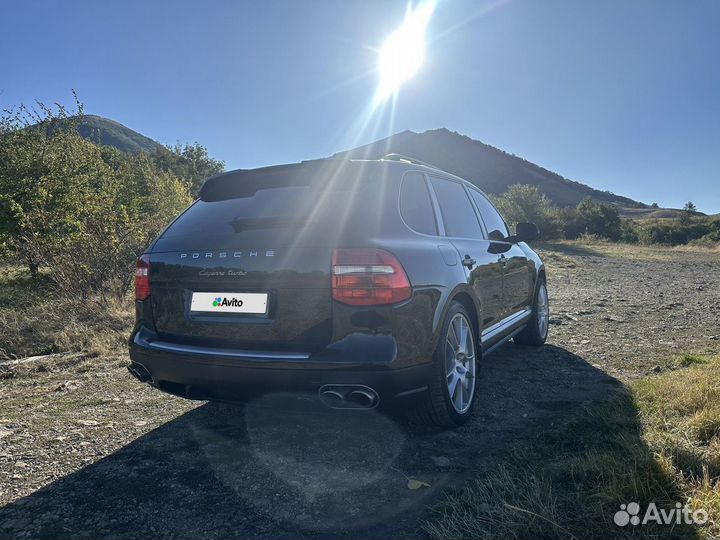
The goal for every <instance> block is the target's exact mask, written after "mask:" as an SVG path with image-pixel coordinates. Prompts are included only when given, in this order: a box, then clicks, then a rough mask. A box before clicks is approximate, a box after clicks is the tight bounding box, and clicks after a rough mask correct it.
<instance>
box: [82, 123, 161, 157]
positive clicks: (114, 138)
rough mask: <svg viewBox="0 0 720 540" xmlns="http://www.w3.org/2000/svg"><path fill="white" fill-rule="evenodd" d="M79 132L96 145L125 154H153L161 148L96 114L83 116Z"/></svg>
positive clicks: (144, 137) (155, 143) (142, 136)
mask: <svg viewBox="0 0 720 540" xmlns="http://www.w3.org/2000/svg"><path fill="white" fill-rule="evenodd" d="M78 132H79V133H80V135H81V136H82V137H84V138H85V139H89V140H91V141H92V142H94V143H97V144H101V145H105V146H114V147H115V148H118V149H119V150H122V151H123V152H140V151H144V152H148V153H151V152H153V151H154V150H155V149H156V148H157V147H158V146H159V143H158V142H157V141H154V140H152V139H151V138H150V137H146V136H145V135H142V134H140V133H138V132H137V131H134V130H132V129H130V128H129V127H127V126H124V125H123V124H121V123H120V122H116V121H115V120H110V119H109V118H103V117H102V116H96V115H94V114H86V115H84V116H83V119H82V121H81V122H80V124H79V125H78Z"/></svg>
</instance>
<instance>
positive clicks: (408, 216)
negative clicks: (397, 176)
mask: <svg viewBox="0 0 720 540" xmlns="http://www.w3.org/2000/svg"><path fill="white" fill-rule="evenodd" d="M400 214H401V215H402V218H403V219H404V220H405V223H406V224H407V225H408V227H410V228H411V229H413V230H414V231H417V232H419V233H422V234H430V235H437V233H438V231H437V223H436V222H435V213H434V211H433V206H432V201H431V200H430V193H428V189H427V184H426V183H425V176H424V175H423V174H421V173H408V174H406V175H405V178H404V179H403V182H402V188H401V190H400Z"/></svg>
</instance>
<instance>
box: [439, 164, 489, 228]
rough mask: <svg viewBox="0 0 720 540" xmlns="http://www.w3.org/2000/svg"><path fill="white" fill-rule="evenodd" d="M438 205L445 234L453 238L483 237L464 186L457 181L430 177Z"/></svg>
mask: <svg viewBox="0 0 720 540" xmlns="http://www.w3.org/2000/svg"><path fill="white" fill-rule="evenodd" d="M431 182H432V186H433V189H434V190H435V196H436V197H437V200H438V204H439V205H440V213H441V214H442V219H443V224H444V225H445V235H446V236H451V237H455V238H474V239H481V238H483V234H482V229H481V228H480V223H479V222H478V220H477V215H476V214H475V210H474V209H473V206H472V203H471V202H470V199H469V198H468V196H467V193H465V188H464V187H463V186H462V185H461V184H460V183H458V182H453V181H452V180H445V179H443V178H436V177H432V178H431Z"/></svg>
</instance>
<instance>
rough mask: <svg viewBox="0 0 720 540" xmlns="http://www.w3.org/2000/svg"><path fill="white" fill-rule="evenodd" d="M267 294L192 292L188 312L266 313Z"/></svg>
mask: <svg viewBox="0 0 720 540" xmlns="http://www.w3.org/2000/svg"><path fill="white" fill-rule="evenodd" d="M267 301H268V295H267V293H222V292H220V293H207V292H194V293H193V295H192V301H191V302H190V311H202V312H209V313H251V314H254V315H260V314H262V315H264V314H265V313H267Z"/></svg>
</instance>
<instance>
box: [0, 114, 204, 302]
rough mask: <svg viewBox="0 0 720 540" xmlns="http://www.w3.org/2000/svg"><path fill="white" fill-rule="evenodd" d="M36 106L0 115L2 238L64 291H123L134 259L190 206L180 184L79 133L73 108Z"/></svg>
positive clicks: (143, 159)
mask: <svg viewBox="0 0 720 540" xmlns="http://www.w3.org/2000/svg"><path fill="white" fill-rule="evenodd" d="M41 111H42V112H41V113H40V115H38V114H36V113H34V112H29V111H28V110H27V109H24V108H23V107H20V108H19V109H17V110H15V111H11V112H6V113H5V115H4V116H3V117H2V118H0V243H3V244H5V245H6V246H7V248H8V249H9V250H10V251H11V252H12V253H13V254H14V256H15V257H17V258H20V259H21V260H24V261H25V262H26V264H27V265H28V267H29V268H30V271H31V272H32V273H33V274H37V272H38V269H39V268H40V267H41V266H46V267H47V268H48V270H49V272H48V273H49V276H50V279H51V280H52V282H53V283H54V284H55V286H56V287H57V289H58V290H59V291H60V292H62V293H66V294H67V295H69V296H74V297H78V296H79V297H82V298H85V297H87V296H88V295H89V294H91V293H100V294H101V295H104V294H105V293H106V292H107V291H110V292H112V293H114V294H116V295H117V296H123V295H124V294H125V293H126V292H127V290H128V288H129V286H130V284H131V278H132V268H133V265H134V261H135V259H136V257H137V256H138V255H139V254H140V253H142V251H143V249H145V247H146V246H147V244H148V243H149V242H150V240H151V239H152V238H153V237H155V236H156V235H157V234H158V233H159V232H160V231H161V230H162V228H163V227H164V226H165V224H166V223H167V222H168V221H169V220H171V219H172V218H173V217H174V216H175V215H176V214H177V213H178V212H180V211H181V210H182V209H183V208H185V207H186V206H187V205H188V204H189V203H190V201H191V199H190V196H189V194H188V183H187V182H186V181H183V180H181V179H179V178H177V177H176V176H173V175H172V174H169V173H166V172H163V171H160V170H158V168H157V167H156V166H155V164H154V163H153V161H152V160H151V159H150V158H149V157H148V156H147V155H146V154H142V153H141V154H135V155H132V154H123V153H121V152H118V151H115V150H112V149H108V148H101V147H99V146H97V145H95V144H93V143H92V142H89V141H87V140H85V139H83V138H82V137H80V135H79V134H78V133H77V131H76V125H77V122H76V120H77V119H79V118H81V115H82V107H81V106H79V107H78V110H77V111H76V112H75V113H74V114H73V115H70V114H68V113H67V112H66V110H65V109H64V108H62V107H60V108H58V109H57V111H54V110H50V109H48V108H45V107H42V106H41ZM49 124H52V125H53V126H54V127H53V129H41V128H44V127H45V126H47V125H49Z"/></svg>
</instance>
